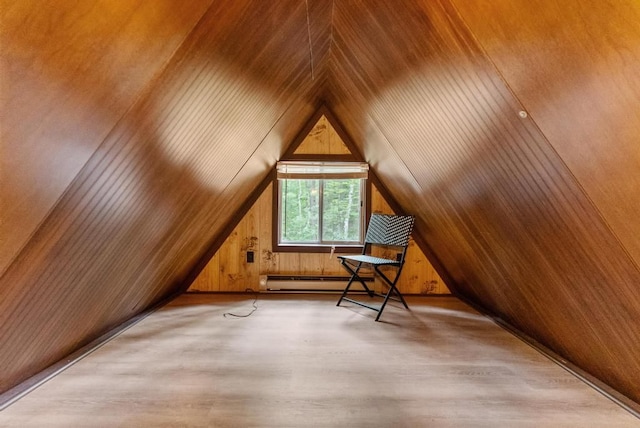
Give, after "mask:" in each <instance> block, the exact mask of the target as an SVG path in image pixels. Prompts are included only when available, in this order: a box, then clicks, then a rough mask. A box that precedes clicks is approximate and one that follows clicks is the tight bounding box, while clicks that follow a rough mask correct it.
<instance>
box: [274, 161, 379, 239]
mask: <svg viewBox="0 0 640 428" xmlns="http://www.w3.org/2000/svg"><path fill="white" fill-rule="evenodd" d="M368 169H369V167H368V165H367V164H366V163H359V162H278V165H277V178H278V185H277V196H278V198H277V204H278V220H277V242H276V245H277V247H278V250H280V251H286V250H287V247H289V248H290V247H295V248H296V250H300V247H301V246H302V247H316V248H319V247H325V249H326V250H329V249H330V248H331V247H345V246H353V247H359V246H361V245H362V242H363V239H364V230H365V218H366V194H367V185H366V184H367V183H366V181H367V173H368Z"/></svg>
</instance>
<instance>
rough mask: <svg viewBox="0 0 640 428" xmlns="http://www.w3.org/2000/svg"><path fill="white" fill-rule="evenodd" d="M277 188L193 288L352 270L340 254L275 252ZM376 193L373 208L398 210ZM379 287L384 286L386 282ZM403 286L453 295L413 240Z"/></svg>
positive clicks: (241, 286)
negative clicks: (273, 220)
mask: <svg viewBox="0 0 640 428" xmlns="http://www.w3.org/2000/svg"><path fill="white" fill-rule="evenodd" d="M272 191H273V185H269V187H267V189H266V190H265V191H264V193H263V194H262V195H261V196H260V198H259V199H258V200H257V201H256V203H255V204H254V206H253V207H252V208H251V209H250V210H249V211H248V212H247V214H246V215H245V216H244V217H243V219H242V220H241V221H240V223H239V224H238V225H237V226H236V228H235V229H234V230H233V232H231V234H230V235H229V237H228V238H227V239H226V240H225V241H224V243H223V244H222V246H221V247H220V249H219V250H218V251H217V252H216V253H215V255H214V256H213V257H212V258H211V260H210V261H209V263H208V264H207V266H206V267H205V268H204V269H203V270H202V272H201V273H200V275H199V276H198V277H197V278H196V279H195V281H194V282H193V284H191V287H190V288H189V290H190V291H244V290H245V289H246V288H251V289H254V290H258V289H259V288H260V284H259V282H260V275H271V274H273V275H278V274H281V275H285V274H286V275H340V276H344V275H346V271H345V270H344V269H343V268H342V267H341V266H340V263H339V261H338V260H337V258H336V255H337V254H334V255H333V256H331V255H329V254H327V253H319V254H316V253H289V252H287V253H278V252H274V251H273V249H272V238H271V232H272V223H271V215H272V212H273V208H272V203H273V196H272V193H271V192H272ZM371 193H372V199H373V200H372V207H371V208H372V211H373V212H380V213H389V214H392V213H393V210H392V209H391V207H389V204H388V203H387V202H386V201H385V200H384V198H383V197H382V195H380V193H379V192H378V191H377V189H376V188H375V187H373V189H372V192H371ZM248 250H250V251H254V253H255V263H247V261H246V252H247V251H248ZM387 256H389V257H394V255H388V254H387ZM377 286H378V287H381V285H380V284H377ZM398 287H399V289H400V291H401V292H402V293H407V294H409V293H410V294H449V290H448V289H447V286H446V285H445V283H444V281H442V279H441V278H440V277H439V276H438V274H437V273H436V271H435V270H434V268H433V266H431V264H430V263H429V261H428V260H427V258H426V257H425V256H424V254H423V253H422V251H421V250H420V248H419V247H418V246H417V245H416V243H415V241H414V240H413V239H412V240H411V242H410V245H409V249H408V251H407V261H406V263H405V267H404V270H403V272H402V276H401V277H400V281H399V284H398Z"/></svg>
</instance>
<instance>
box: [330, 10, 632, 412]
mask: <svg viewBox="0 0 640 428" xmlns="http://www.w3.org/2000/svg"><path fill="white" fill-rule="evenodd" d="M588 3H589V4H588V5H585V4H582V3H581V5H580V6H578V4H577V2H566V3H565V2H545V1H534V2H530V4H528V5H527V6H526V7H525V6H523V4H522V2H508V1H502V2H495V4H494V2H490V1H486V2H462V1H460V2H458V1H456V6H457V7H458V8H459V9H460V12H459V11H458V10H457V9H456V8H454V7H453V5H452V4H451V3H450V2H449V1H447V0H442V1H433V2H411V3H409V2H406V3H403V6H405V7H402V8H400V7H397V5H396V4H395V3H391V2H386V1H383V0H379V1H378V0H370V1H352V2H336V3H335V8H334V20H333V22H334V27H333V33H332V34H333V44H332V51H331V54H332V58H331V61H332V68H331V78H330V90H329V93H328V94H327V100H328V106H329V108H330V109H331V110H333V111H334V112H335V113H336V116H337V117H339V119H340V120H341V122H342V123H343V124H344V127H345V129H346V130H347V132H348V133H349V134H350V135H351V136H352V137H353V140H354V141H355V143H356V144H358V145H359V148H360V150H361V151H362V153H363V154H364V155H365V158H366V159H367V160H368V161H369V162H370V163H371V165H372V166H373V168H374V169H375V170H376V172H377V173H378V175H379V177H380V179H381V180H382V182H383V183H384V185H385V186H387V187H388V189H389V190H390V191H391V192H392V193H393V194H394V195H396V196H397V200H398V202H399V203H400V205H401V206H402V207H403V209H405V210H406V211H409V212H416V213H418V216H419V219H418V227H419V230H420V231H421V233H422V238H424V239H425V240H426V241H427V242H429V244H430V246H431V247H432V248H433V250H434V252H435V254H437V256H438V258H439V260H440V262H441V263H442V265H443V266H444V267H445V268H446V270H447V273H448V275H449V276H450V277H451V278H452V279H453V283H452V284H449V285H450V287H451V288H452V290H453V291H455V292H458V293H460V294H462V295H464V296H466V297H467V298H469V299H471V300H473V301H475V302H476V303H479V304H480V305H482V306H484V307H485V308H487V309H488V310H490V311H491V312H493V313H495V314H497V315H499V316H501V317H502V318H504V319H505V320H506V321H508V322H510V323H511V324H513V325H514V326H516V327H517V328H519V329H521V330H522V331H524V332H526V333H527V334H529V335H530V336H532V337H534V338H535V339H537V340H539V341H540V342H541V343H543V344H545V345H547V346H548V347H550V348H551V349H553V350H554V351H556V352H557V353H558V354H560V355H561V356H562V357H564V358H566V359H567V360H569V361H571V362H573V363H575V364H576V365H578V366H579V367H582V368H583V369H585V370H587V371H588V372H590V373H591V374H593V375H595V376H596V377H598V378H599V379H601V380H602V381H604V382H605V383H608V384H609V385H611V386H613V387H614V388H616V389H617V390H618V391H620V392H622V393H623V394H625V395H627V396H628V397H630V398H631V399H633V400H636V401H640V347H638V346H637V343H640V325H639V324H638V319H640V294H638V284H640V270H639V269H638V263H637V259H635V254H636V250H635V248H636V245H637V242H638V227H639V224H638V221H637V212H638V210H637V209H634V207H637V201H638V195H639V193H638V192H636V191H635V190H637V189H638V187H637V183H638V173H637V171H638V165H639V164H638V151H637V148H638V145H637V142H638V141H639V140H640V132H639V131H638V130H639V127H638V124H639V123H640V122H639V121H638V116H637V112H638V111H640V108H639V107H640V106H639V105H638V99H639V98H638V97H637V95H638V92H637V84H638V80H637V77H636V76H637V75H638V73H635V72H633V71H634V70H637V69H638V64H639V58H640V57H639V55H638V49H637V48H638V46H639V44H638V37H637V30H638V25H637V23H638V22H639V21H638V19H637V17H638V14H637V6H630V5H629V4H627V5H620V6H616V5H619V4H621V3H623V2H619V3H611V2H609V3H607V4H606V5H605V4H602V5H601V4H600V3H598V2H595V1H593V2H588ZM596 3H597V4H596ZM538 11H544V12H542V15H543V16H542V19H543V21H542V22H539V21H538V20H539V19H540V13H537V12H538ZM601 12H605V13H606V15H605V16H599V14H600V13H601ZM559 13H560V15H558V14H559ZM572 14H574V15H572ZM460 15H462V16H463V17H464V19H465V20H466V21H467V22H469V26H467V25H466V24H465V21H463V20H462V19H461V16H460ZM570 15H572V16H570ZM585 17H586V18H585ZM634 17H635V18H634ZM563 19H567V20H568V22H569V24H567V25H568V26H567V27H566V28H564V27H563V25H564V22H558V20H563ZM608 19H611V20H613V21H612V22H603V21H606V20H608ZM545 23H546V24H545ZM554 24H555V25H557V26H554ZM547 27H548V28H547ZM614 27H615V28H617V29H615V31H614ZM470 28H471V30H470ZM609 30H611V31H613V33H611V34H605V33H606V31H609ZM573 31H578V32H585V33H587V34H585V35H581V36H580V37H577V38H573V37H572V36H571V35H572V33H573ZM545 32H548V33H547V34H546V35H545V34H544V33H545ZM558 32H560V33H561V34H560V36H557V37H556V36H554V34H555V33H558ZM514 33H515V34H516V35H518V36H519V37H515V39H516V40H518V41H517V42H512V40H513V39H514V37H513V34H514ZM600 36H602V38H603V40H602V41H600V40H599V39H600ZM616 36H619V37H616ZM476 37H477V38H478V39H476ZM536 37H540V38H542V39H543V40H542V41H539V40H534V39H535V38H536ZM545 37H547V38H546V39H545ZM478 40H480V41H481V42H483V45H482V46H480V45H479V44H478ZM545 40H546V42H545ZM529 43H531V44H532V45H529ZM585 45H589V47H587V48H584V50H582V49H583V46H585ZM483 47H486V49H487V51H484V50H483ZM520 49H522V51H520ZM531 50H535V52H534V53H531ZM548 52H552V54H550V55H549V56H546V55H547V53H548ZM565 52H568V54H569V55H568V57H567V58H562V55H563V54H564V53H565ZM529 54H530V56H528V55H529ZM488 55H491V56H488ZM494 56H495V57H494ZM494 58H495V59H494ZM554 58H555V59H554ZM576 58H577V59H580V61H577V62H576V61H575V60H576ZM590 58H591V59H590ZM598 58H602V61H603V63H600V62H598V64H600V65H597V64H593V69H592V70H591V71H590V72H592V73H596V75H594V76H591V77H590V78H589V79H587V80H585V78H586V77H588V76H587V75H586V74H585V73H586V70H590V69H591V67H592V64H590V61H596V62H597V61H598ZM519 59H521V60H519ZM556 60H557V61H558V62H554V61H556ZM602 64H605V65H602ZM496 67H497V68H496ZM538 68H540V70H538ZM574 72H575V73H574ZM598 73H599V74H598ZM607 79H613V81H611V82H606V83H604V82H601V80H607ZM546 85H548V86H546ZM565 86H566V87H567V90H568V91H570V94H578V93H579V92H580V91H581V89H582V87H583V86H584V87H585V88H586V90H587V92H588V93H589V94H590V95H588V96H586V98H583V97H582V96H581V95H576V96H575V97H574V98H572V97H571V96H568V95H570V94H567V92H566V91H564V87H565ZM614 86H617V87H618V88H620V89H615V88H614ZM538 88H540V90H541V92H537V91H538ZM513 91H515V92H513ZM626 91H630V94H627V95H625V96H622V95H621V93H624V92H626ZM591 103H596V104H598V105H597V106H594V107H593V108H594V111H590V110H591ZM617 103H621V106H623V108H624V109H626V110H631V111H626V113H625V111H621V110H619V109H618V107H614V106H613V105H615V104H617ZM603 110H606V112H603ZM588 111H589V112H588ZM521 112H525V113H526V114H525V113H521ZM560 112H562V114H557V113H560ZM604 113H606V114H604ZM582 114H586V116H582ZM601 114H602V116H601ZM609 114H611V115H612V117H609V116H608V115H609ZM523 116H524V117H523ZM538 119H540V122H538ZM627 120H628V121H630V122H631V123H626V124H624V125H623V126H620V124H621V123H624V122H625V121H627ZM586 122H588V125H589V126H588V127H587V126H586V125H587V123H586ZM605 122H606V124H605ZM604 135H606V138H603V136H604ZM583 144H584V145H583ZM583 149H584V150H586V152H582V150H583ZM608 150H612V151H613V152H614V153H612V154H608V155H606V156H605V157H606V159H605V160H604V161H603V163H600V162H599V158H598V154H599V153H604V152H607V151H608ZM620 156H622V157H625V159H624V161H623V162H620V163H617V162H616V159H619V157H620ZM618 165H619V166H620V168H621V170H620V171H616V168H617V167H618ZM590 168H591V169H593V170H598V169H601V170H600V171H598V173H597V174H596V176H595V177H590V178H587V176H588V174H589V172H588V171H589V169H590ZM579 170H580V171H579ZM600 180H602V181H600ZM624 180H628V182H627V183H624V185H623V186H622V187H620V188H619V189H616V190H611V189H612V187H615V186H617V185H618V182H619V181H624ZM605 205H606V206H605ZM632 212H633V214H632ZM625 222H627V224H624V223H625ZM622 235H624V236H622Z"/></svg>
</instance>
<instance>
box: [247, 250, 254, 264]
mask: <svg viewBox="0 0 640 428" xmlns="http://www.w3.org/2000/svg"><path fill="white" fill-rule="evenodd" d="M247 263H253V251H247Z"/></svg>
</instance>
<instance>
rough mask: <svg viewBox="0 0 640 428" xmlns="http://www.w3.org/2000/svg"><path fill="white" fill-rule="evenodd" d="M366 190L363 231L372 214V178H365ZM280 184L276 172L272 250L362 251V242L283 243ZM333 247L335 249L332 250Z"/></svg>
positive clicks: (311, 251) (345, 252)
mask: <svg viewBox="0 0 640 428" xmlns="http://www.w3.org/2000/svg"><path fill="white" fill-rule="evenodd" d="M364 190H365V202H364V207H363V208H364V214H363V216H364V221H363V223H364V224H363V225H362V227H363V229H362V233H363V236H364V231H365V230H366V228H367V223H368V221H369V217H370V216H371V178H368V179H365V180H364ZM279 199H280V185H279V183H278V179H277V176H276V174H274V178H273V186H272V204H271V206H272V212H271V218H272V226H271V238H272V251H273V252H275V253H331V252H332V251H333V252H335V253H344V254H359V253H361V252H362V244H350V245H332V244H315V243H313V244H293V245H281V244H280V243H279V242H278V241H279V234H280V203H279ZM332 249H333V250H332Z"/></svg>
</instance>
